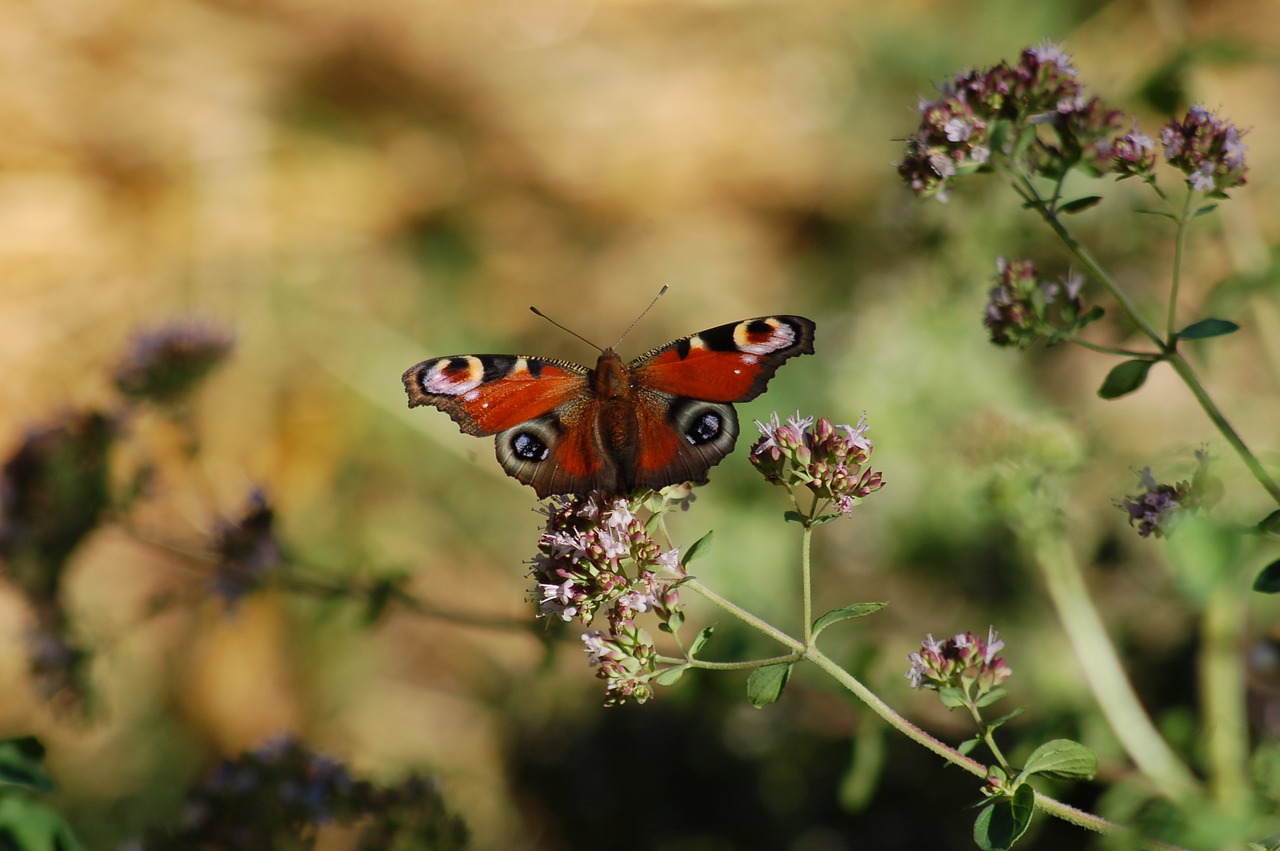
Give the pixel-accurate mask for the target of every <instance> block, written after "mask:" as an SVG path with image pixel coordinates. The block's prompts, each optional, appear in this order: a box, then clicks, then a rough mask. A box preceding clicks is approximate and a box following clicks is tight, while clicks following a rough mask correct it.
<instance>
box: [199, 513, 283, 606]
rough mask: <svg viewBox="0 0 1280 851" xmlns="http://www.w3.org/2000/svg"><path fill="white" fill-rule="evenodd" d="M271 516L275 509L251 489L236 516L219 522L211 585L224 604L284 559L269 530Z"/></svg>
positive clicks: (261, 579)
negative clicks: (247, 503)
mask: <svg viewBox="0 0 1280 851" xmlns="http://www.w3.org/2000/svg"><path fill="white" fill-rule="evenodd" d="M274 519H275V511H274V510H273V509H272V508H271V506H270V505H268V504H267V500H266V497H265V496H264V495H263V494H262V492H261V491H254V492H253V493H251V494H250V495H249V505H248V508H246V509H245V512H244V514H243V515H241V517H240V519H239V520H237V521H235V522H234V523H223V524H222V525H221V528H220V529H219V530H218V534H217V542H216V544H215V548H216V550H217V553H218V565H217V568H216V570H215V572H214V579H213V588H214V591H215V592H216V593H217V594H218V596H220V597H222V598H223V600H224V601H225V602H226V603H227V604H228V605H231V604H233V603H235V602H236V601H237V600H239V599H240V598H241V597H243V596H245V595H246V594H248V593H250V592H251V591H255V590H257V589H258V588H260V587H262V585H263V584H265V582H266V580H267V578H268V577H269V575H270V574H271V573H273V572H274V571H275V570H276V569H277V568H278V567H279V566H280V565H281V564H282V563H283V562H284V556H283V554H282V552H281V549H280V543H279V541H277V540H276V537H275V533H274V532H273V531H272V527H273V524H274Z"/></svg>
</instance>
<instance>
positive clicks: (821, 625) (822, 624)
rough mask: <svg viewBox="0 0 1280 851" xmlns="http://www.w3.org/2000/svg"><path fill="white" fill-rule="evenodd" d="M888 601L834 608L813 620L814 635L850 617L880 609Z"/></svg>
mask: <svg viewBox="0 0 1280 851" xmlns="http://www.w3.org/2000/svg"><path fill="white" fill-rule="evenodd" d="M887 605H889V604H888V603H852V604H850V605H848V606H844V607H843V608H839V609H832V610H831V611H829V612H827V613H826V614H825V615H823V616H822V617H820V618H818V619H817V620H816V621H814V622H813V637H814V638H817V637H818V633H820V632H822V631H823V630H824V629H826V628H827V627H829V626H831V625H832V624H833V623H838V622H840V621H843V620H848V619H849V618H861V617H866V616H867V615H870V614H873V613H875V612H878V611H880V610H881V609H883V608H884V607H885V606H887Z"/></svg>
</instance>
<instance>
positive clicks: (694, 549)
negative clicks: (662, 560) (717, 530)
mask: <svg viewBox="0 0 1280 851" xmlns="http://www.w3.org/2000/svg"><path fill="white" fill-rule="evenodd" d="M712 534H714V532H708V533H707V534H705V535H703V536H702V537H701V538H699V539H698V540H696V541H694V542H693V543H692V544H690V545H689V549H687V550H685V552H684V558H683V559H681V563H682V564H684V565H686V566H687V565H690V564H692V563H693V560H694V559H696V558H698V557H700V556H704V555H706V554H707V551H708V550H710V549H711V536H712Z"/></svg>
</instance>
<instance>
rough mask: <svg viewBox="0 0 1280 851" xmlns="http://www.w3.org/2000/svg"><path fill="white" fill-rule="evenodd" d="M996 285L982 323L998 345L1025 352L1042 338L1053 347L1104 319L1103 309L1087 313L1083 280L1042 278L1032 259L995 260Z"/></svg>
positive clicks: (1077, 277)
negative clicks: (1045, 338) (1082, 293)
mask: <svg viewBox="0 0 1280 851" xmlns="http://www.w3.org/2000/svg"><path fill="white" fill-rule="evenodd" d="M996 270H997V275H996V278H995V280H996V285H995V286H994V287H992V288H991V291H990V293H989V294H988V297H987V307H986V311H985V315H984V317H983V324H984V325H986V326H987V332H988V333H989V334H990V335H991V342H992V343H994V344H995V345H997V346H1017V347H1018V348H1021V349H1025V348H1026V347H1027V346H1030V345H1031V344H1032V343H1034V342H1035V341H1036V340H1037V339H1038V338H1040V337H1041V336H1044V337H1047V338H1048V339H1049V342H1050V343H1051V344H1052V343H1053V342H1056V341H1057V340H1058V338H1059V337H1060V336H1061V335H1063V334H1073V333H1075V332H1076V331H1079V330H1080V329H1081V328H1083V327H1084V326H1086V325H1088V324H1089V323H1090V322H1093V321H1094V320H1096V319H1098V318H1099V317H1100V316H1102V309H1101V308H1098V307H1095V308H1092V309H1091V310H1088V311H1086V310H1085V309H1084V303H1083V301H1082V300H1081V298H1080V291H1081V289H1082V287H1083V285H1084V279H1083V278H1081V277H1080V276H1079V275H1078V274H1074V273H1072V274H1068V275H1067V276H1066V277H1065V278H1062V279H1059V280H1047V279H1042V278H1041V277H1040V276H1039V273H1038V272H1037V271H1036V267H1035V264H1033V263H1032V262H1031V261H1030V260H1007V259H1005V258H1004V257H1000V258H998V259H997V260H996Z"/></svg>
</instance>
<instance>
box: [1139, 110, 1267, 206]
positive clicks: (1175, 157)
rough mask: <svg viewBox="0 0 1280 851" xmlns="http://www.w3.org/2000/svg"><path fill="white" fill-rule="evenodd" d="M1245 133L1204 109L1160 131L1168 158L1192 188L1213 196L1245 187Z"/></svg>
mask: <svg viewBox="0 0 1280 851" xmlns="http://www.w3.org/2000/svg"><path fill="white" fill-rule="evenodd" d="M1243 135H1244V134H1243V133H1241V132H1240V130H1239V129H1238V128H1237V127H1236V126H1235V125H1233V124H1230V123H1228V122H1225V121H1221V120H1219V119H1218V118H1216V117H1215V116H1214V115H1213V113H1211V112H1209V110H1207V109H1205V108H1204V107H1203V106H1193V107H1191V109H1190V110H1188V111H1187V114H1186V116H1185V117H1184V118H1183V119H1182V120H1181V121H1178V120H1177V119H1174V120H1172V121H1170V122H1169V123H1168V124H1166V125H1165V126H1164V129H1162V130H1161V131H1160V142H1161V144H1162V145H1163V146H1164V156H1165V159H1166V160H1168V161H1169V165H1171V166H1174V167H1175V168H1177V169H1179V170H1180V171H1181V172H1182V173H1183V174H1185V175H1186V180H1187V185H1189V186H1190V187H1191V188H1192V189H1195V190H1198V191H1201V192H1208V193H1210V194H1213V195H1222V194H1225V192H1226V190H1228V189H1231V188H1233V187H1236V186H1243V185H1244V184H1245V176H1244V175H1245V171H1246V170H1247V167H1246V165H1245V160H1244V152H1245V151H1246V150H1247V149H1248V146H1247V145H1245V144H1244V142H1243V141H1242V140H1241V137H1242V136H1243Z"/></svg>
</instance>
